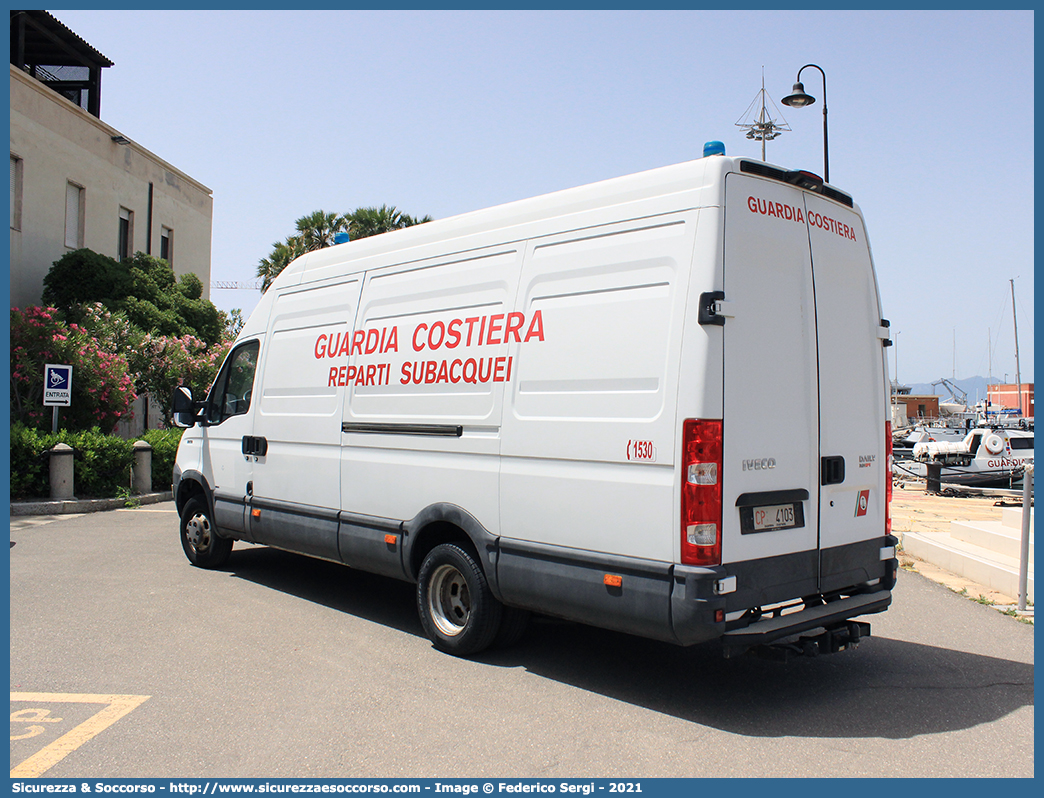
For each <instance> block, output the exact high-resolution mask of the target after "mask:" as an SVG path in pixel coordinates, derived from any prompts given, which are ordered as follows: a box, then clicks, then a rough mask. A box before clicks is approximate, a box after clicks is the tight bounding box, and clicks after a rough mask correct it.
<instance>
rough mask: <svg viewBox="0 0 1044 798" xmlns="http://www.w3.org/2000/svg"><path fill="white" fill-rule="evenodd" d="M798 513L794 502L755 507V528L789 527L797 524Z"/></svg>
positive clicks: (759, 529)
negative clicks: (795, 510)
mask: <svg viewBox="0 0 1044 798" xmlns="http://www.w3.org/2000/svg"><path fill="white" fill-rule="evenodd" d="M797 525H798V523H797V514H796V513H795V512H794V505H793V504H774V505H772V506H770V507H755V508H754V530H755V531H757V532H762V531H764V530H767V529H789V528H791V527H795V526H797Z"/></svg>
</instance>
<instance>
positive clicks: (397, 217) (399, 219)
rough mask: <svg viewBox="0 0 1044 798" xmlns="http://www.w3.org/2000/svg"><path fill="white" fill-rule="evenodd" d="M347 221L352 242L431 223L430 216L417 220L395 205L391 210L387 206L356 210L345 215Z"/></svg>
mask: <svg viewBox="0 0 1044 798" xmlns="http://www.w3.org/2000/svg"><path fill="white" fill-rule="evenodd" d="M345 219H346V220H347V222H348V232H349V233H350V234H351V236H352V240H355V239H357V238H367V237H368V236H375V235H380V234H381V233H387V232H388V231H390V230H399V229H401V228H403V227H412V226H413V225H415V224H422V223H424V222H430V221H431V217H430V216H425V217H424V218H422V219H415V218H414V217H412V216H410V215H409V214H408V213H403V212H402V211H399V210H396V208H395V206H394V205H393V206H391V207H390V208H389V207H388V206H387V205H382V206H381V207H379V208H356V209H355V210H354V211H352V212H351V213H348V214H345Z"/></svg>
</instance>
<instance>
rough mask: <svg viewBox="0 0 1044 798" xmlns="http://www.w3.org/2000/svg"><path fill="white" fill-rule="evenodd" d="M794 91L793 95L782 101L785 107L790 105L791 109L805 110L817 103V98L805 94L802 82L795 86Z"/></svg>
mask: <svg viewBox="0 0 1044 798" xmlns="http://www.w3.org/2000/svg"><path fill="white" fill-rule="evenodd" d="M793 91H794V93H793V94H788V95H787V96H786V97H784V98H783V99H782V100H780V102H782V103H783V105H789V106H790V107H791V108H804V107H805V106H806V105H812V103H814V102H815V101H816V98H815V97H813V96H812V95H811V94H805V87H804V86H803V85H802V84H801V83H800V82H799V83H795V84H794V90H793Z"/></svg>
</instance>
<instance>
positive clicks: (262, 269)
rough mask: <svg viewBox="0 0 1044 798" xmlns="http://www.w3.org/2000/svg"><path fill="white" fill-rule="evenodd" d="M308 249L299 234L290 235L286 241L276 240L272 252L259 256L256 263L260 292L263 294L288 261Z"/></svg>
mask: <svg viewBox="0 0 1044 798" xmlns="http://www.w3.org/2000/svg"><path fill="white" fill-rule="evenodd" d="M307 251H308V250H307V249H305V247H304V242H303V241H302V240H301V239H300V237H299V236H290V237H289V238H287V239H286V241H276V242H275V243H274V244H273V245H272V252H271V253H270V254H269V256H268V257H267V258H261V262H260V263H258V265H257V276H258V277H260V278H261V293H262V294H263V293H264V292H265V291H267V290H268V288H269V286H271V285H272V281H273V280H275V278H276V277H278V276H279V273H280V272H281V271H283V269H285V268H286V267H287V266H289V265H290V262H291V261H292V260H294V258H297V257H299V256H301V255H303V254H304V253H305V252H307Z"/></svg>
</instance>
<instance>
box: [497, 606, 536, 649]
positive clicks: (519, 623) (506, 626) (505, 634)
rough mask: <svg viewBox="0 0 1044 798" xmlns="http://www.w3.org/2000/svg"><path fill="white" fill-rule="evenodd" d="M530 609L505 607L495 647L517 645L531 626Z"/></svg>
mask: <svg viewBox="0 0 1044 798" xmlns="http://www.w3.org/2000/svg"><path fill="white" fill-rule="evenodd" d="M530 617H531V613H530V612H529V610H521V609H519V608H518V607H504V609H503V610H502V611H501V615H500V630H499V631H498V632H497V636H496V639H495V640H494V641H493V647H494V648H510V647H511V646H513V645H515V644H516V643H517V642H518V641H519V640H521V639H522V636H523V635H524V634H525V633H526V630H527V629H528V628H529V619H530Z"/></svg>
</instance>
